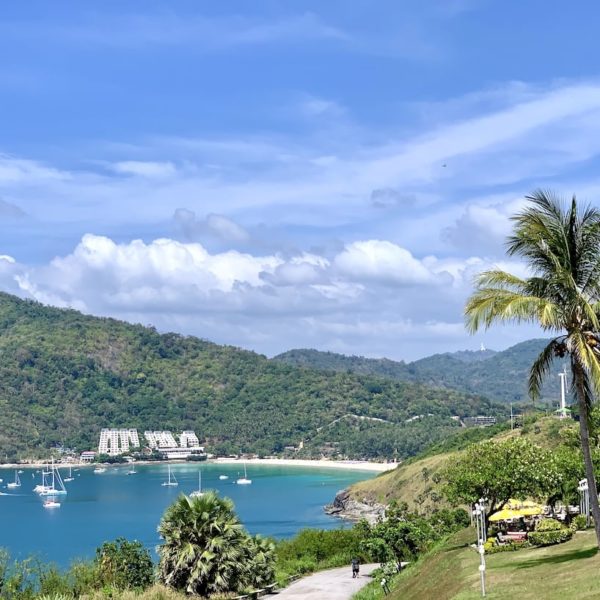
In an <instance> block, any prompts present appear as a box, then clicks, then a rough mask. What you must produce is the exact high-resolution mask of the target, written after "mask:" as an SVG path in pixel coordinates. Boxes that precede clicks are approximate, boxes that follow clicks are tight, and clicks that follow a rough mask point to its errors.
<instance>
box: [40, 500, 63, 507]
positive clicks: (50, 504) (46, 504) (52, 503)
mask: <svg viewBox="0 0 600 600" xmlns="http://www.w3.org/2000/svg"><path fill="white" fill-rule="evenodd" d="M44 508H60V502H57V501H56V500H46V502H44Z"/></svg>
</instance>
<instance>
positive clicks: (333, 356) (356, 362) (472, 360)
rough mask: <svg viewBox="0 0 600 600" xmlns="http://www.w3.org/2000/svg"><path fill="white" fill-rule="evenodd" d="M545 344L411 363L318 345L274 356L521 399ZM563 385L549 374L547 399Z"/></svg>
mask: <svg viewBox="0 0 600 600" xmlns="http://www.w3.org/2000/svg"><path fill="white" fill-rule="evenodd" d="M546 343H547V340H545V339H540V338H537V339H531V340H526V341H524V342H520V343H518V344H515V345H514V346H511V347H510V348H507V349H506V350H502V351H494V350H483V351H482V350H474V351H469V350H461V351H458V352H454V353H451V352H444V353H439V354H433V355H431V356H428V357H425V358H421V359H418V360H415V361H413V362H409V363H407V362H404V361H393V360H391V359H388V358H382V359H376V358H365V357H362V356H347V355H344V354H338V353H335V352H322V351H319V350H313V349H293V350H288V351H287V352H283V353H281V354H278V355H277V356H274V357H273V358H272V359H271V360H274V361H279V362H284V363H286V364H295V365H297V366H304V367H309V368H313V369H321V370H323V371H337V372H350V373H357V374H362V375H374V376H378V377H383V378H389V379H392V380H394V381H411V382H418V383H423V384H426V385H433V386H436V387H444V388H448V389H455V390H459V391H462V392H465V393H476V394H481V395H482V396H485V397H488V398H490V399H492V400H494V401H497V402H505V403H510V402H514V403H520V402H521V403H522V402H527V401H529V398H528V393H527V376H528V371H529V368H530V366H531V364H532V363H533V361H534V359H535V358H536V357H537V355H538V354H539V353H540V352H541V350H542V348H543V347H544V345H545V344H546ZM557 365H558V363H557ZM557 371H558V368H557ZM558 389H559V388H558V383H557V382H554V385H553V382H552V380H551V379H550V378H547V380H546V382H545V385H544V386H543V389H542V400H545V401H547V402H552V401H555V400H556V399H557V397H558Z"/></svg>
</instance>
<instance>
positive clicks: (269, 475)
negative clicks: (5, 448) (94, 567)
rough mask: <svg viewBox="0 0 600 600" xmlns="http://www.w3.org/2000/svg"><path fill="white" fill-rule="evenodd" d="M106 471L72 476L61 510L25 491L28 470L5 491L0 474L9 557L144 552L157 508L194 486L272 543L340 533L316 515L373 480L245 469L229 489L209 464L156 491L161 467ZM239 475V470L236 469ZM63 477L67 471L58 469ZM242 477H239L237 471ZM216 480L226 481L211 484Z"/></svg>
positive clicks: (232, 475)
mask: <svg viewBox="0 0 600 600" xmlns="http://www.w3.org/2000/svg"><path fill="white" fill-rule="evenodd" d="M129 468H130V467H128V466H118V467H108V469H107V471H106V472H105V473H102V474H94V473H93V468H92V467H82V468H81V469H79V470H77V471H75V470H74V471H73V477H74V481H72V482H70V483H66V484H65V485H66V487H67V490H68V494H67V495H66V496H61V497H60V499H59V501H60V502H61V507H60V508H56V509H46V508H44V507H43V506H42V502H43V499H41V498H40V497H39V496H38V495H37V494H35V493H34V492H33V487H34V486H35V485H36V484H37V483H40V482H41V475H40V473H39V472H37V471H36V470H35V469H26V468H24V469H23V473H22V474H21V475H20V478H21V482H22V485H21V487H20V488H18V489H14V490H11V489H7V488H6V484H7V483H8V482H9V481H12V480H13V479H14V470H6V469H0V478H2V479H3V480H4V481H3V483H1V484H0V492H2V495H0V547H4V548H7V549H8V550H9V552H10V553H11V555H12V556H13V557H14V558H17V557H18V558H24V557H26V556H29V555H36V556H38V557H39V558H40V559H43V560H48V561H52V562H55V563H57V564H59V565H61V566H67V565H68V564H69V563H70V562H71V561H72V560H73V559H75V558H89V557H91V556H93V554H94V550H95V548H96V547H97V546H99V545H100V544H101V543H102V542H104V541H106V540H112V539H115V538H116V537H119V536H123V537H126V538H128V539H137V540H139V541H141V542H142V543H143V544H144V545H145V546H146V547H147V548H149V549H152V550H153V549H154V547H155V546H156V545H157V544H158V543H159V541H160V540H159V537H158V534H157V533H156V528H157V525H158V522H159V520H160V517H161V515H162V513H163V512H164V510H165V508H166V507H167V506H168V505H169V504H170V503H171V502H172V501H173V500H174V499H175V498H176V497H177V496H178V495H179V494H181V493H190V492H191V491H193V490H194V489H197V487H198V470H199V469H202V489H203V490H206V489H214V490H217V491H218V493H219V494H221V495H222V496H227V497H229V498H231V499H232V500H233V501H234V503H235V506H236V510H237V513H238V515H239V516H240V518H241V520H242V522H243V523H244V525H245V526H246V527H247V529H248V530H249V531H250V532H251V533H260V534H263V535H268V536H273V537H276V538H285V537H290V536H292V535H294V534H295V533H296V532H297V531H299V530H300V529H302V528H304V527H319V528H324V529H329V528H335V527H340V526H341V525H342V524H341V522H340V520H339V519H336V518H334V517H330V516H328V515H326V514H325V513H324V512H323V506H324V505H325V504H327V503H328V502H331V500H332V499H333V497H334V496H335V494H336V492H337V491H338V490H341V489H343V488H345V487H347V486H348V485H350V484H351V483H354V482H356V481H360V480H363V479H368V478H370V477H373V476H374V474H373V473H370V472H365V471H347V470H341V469H329V468H326V469H323V468H321V469H320V468H313V467H306V468H304V467H280V466H266V465H265V466H262V465H261V466H254V465H252V466H250V467H249V468H248V477H249V478H251V479H252V485H247V486H243V485H236V484H235V479H236V478H237V477H238V473H239V472H240V465H237V464H234V465H231V464H230V465H219V464H211V463H203V464H202V465H201V466H199V465H198V464H195V465H194V464H189V463H188V464H182V465H173V466H172V473H173V474H174V475H175V477H176V478H177V480H178V482H179V486H178V487H163V486H162V485H161V483H162V482H163V481H165V480H166V479H167V465H147V466H137V467H136V470H137V473H136V474H135V475H128V474H127V471H128V470H129ZM242 471H243V469H242ZM61 473H62V476H63V478H64V477H66V476H67V473H68V469H64V468H62V469H61ZM242 474H243V473H242ZM219 475H228V476H229V479H228V480H225V481H221V480H219Z"/></svg>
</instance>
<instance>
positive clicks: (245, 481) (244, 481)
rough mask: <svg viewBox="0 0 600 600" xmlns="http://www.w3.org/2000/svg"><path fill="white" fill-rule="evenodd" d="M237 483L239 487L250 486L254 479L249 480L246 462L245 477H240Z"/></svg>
mask: <svg viewBox="0 0 600 600" xmlns="http://www.w3.org/2000/svg"><path fill="white" fill-rule="evenodd" d="M236 483H237V484H238V485H250V484H251V483H252V479H248V473H247V471H246V463H245V462H244V476H243V477H240V478H239V479H238V480H237V481H236Z"/></svg>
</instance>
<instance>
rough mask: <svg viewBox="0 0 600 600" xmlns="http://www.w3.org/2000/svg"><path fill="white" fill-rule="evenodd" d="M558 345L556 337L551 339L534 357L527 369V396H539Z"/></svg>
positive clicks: (533, 397) (532, 397)
mask: <svg viewBox="0 0 600 600" xmlns="http://www.w3.org/2000/svg"><path fill="white" fill-rule="evenodd" d="M558 347H559V341H558V339H553V340H552V341H551V342H550V343H549V344H548V345H547V346H546V347H545V348H544V349H543V350H542V352H541V353H540V355H539V356H538V357H537V358H536V359H535V362H534V363H533V365H531V369H530V370H529V382H528V383H529V385H528V389H529V396H530V397H531V399H532V400H537V399H538V398H539V397H540V390H541V387H542V383H543V381H544V377H545V376H546V375H547V373H548V371H549V370H550V367H551V366H552V362H553V361H554V357H555V356H556V350H557V349H558Z"/></svg>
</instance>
